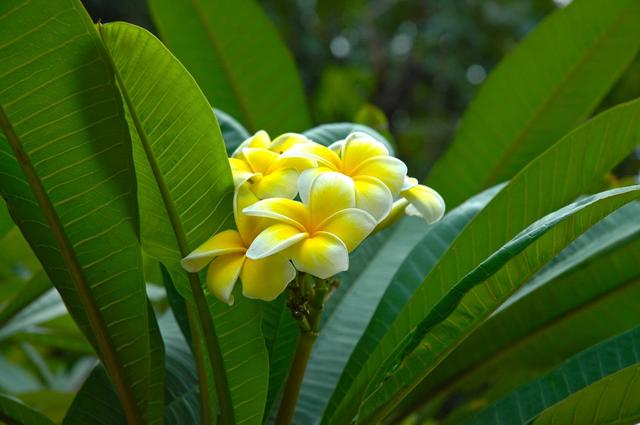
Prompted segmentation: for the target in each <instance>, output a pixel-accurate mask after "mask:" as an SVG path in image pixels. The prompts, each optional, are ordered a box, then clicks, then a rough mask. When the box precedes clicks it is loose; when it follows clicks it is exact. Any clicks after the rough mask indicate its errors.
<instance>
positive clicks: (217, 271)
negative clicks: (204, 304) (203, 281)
mask: <svg viewBox="0 0 640 425" xmlns="http://www.w3.org/2000/svg"><path fill="white" fill-rule="evenodd" d="M244 262H245V256H244V253H241V254H227V255H222V256H220V257H218V258H216V259H215V260H213V261H212V262H211V264H210V265H209V269H208V270H207V287H208V288H209V291H210V292H211V293H212V294H213V295H215V296H216V297H217V298H218V299H219V300H221V301H223V302H225V303H227V304H229V305H232V304H233V287H234V285H235V283H236V281H237V280H238V276H239V275H240V270H242V266H243V264H244Z"/></svg>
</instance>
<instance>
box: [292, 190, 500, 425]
mask: <svg viewBox="0 0 640 425" xmlns="http://www.w3.org/2000/svg"><path fill="white" fill-rule="evenodd" d="M501 188H502V186H496V187H495V188H491V189H488V190H486V191H484V192H482V193H481V194H479V195H477V196H474V197H473V198H471V199H469V200H468V201H467V202H465V203H464V204H462V205H460V206H459V207H458V208H456V209H454V210H453V211H451V212H450V213H448V214H447V215H446V216H445V217H444V218H443V219H442V220H441V221H439V222H438V223H436V224H434V225H432V226H427V225H426V224H425V222H424V221H423V220H422V219H417V218H410V219H405V221H404V222H401V223H399V224H398V225H396V227H398V229H397V230H396V232H395V233H394V234H393V235H392V236H391V237H390V238H389V239H388V240H387V242H386V243H385V244H384V245H383V247H381V248H379V249H377V251H376V255H375V256H374V257H373V258H372V259H371V261H370V262H369V264H368V268H367V269H366V271H365V272H364V273H363V274H362V275H361V276H359V277H358V279H357V281H356V282H355V284H353V286H354V289H353V290H352V291H351V293H350V294H349V297H348V298H347V299H346V300H345V302H344V303H341V304H340V306H339V307H338V312H337V313H336V314H335V315H333V317H331V322H330V323H331V324H330V325H329V326H327V328H326V329H323V330H322V332H321V333H320V336H319V338H318V340H317V342H316V345H315V347H314V351H313V353H312V363H311V364H310V365H309V366H308V368H307V373H306V375H305V378H307V379H306V380H305V382H304V385H303V387H302V394H301V402H300V411H299V418H300V419H301V420H300V423H304V422H305V421H306V422H309V421H310V420H311V419H312V418H314V417H320V416H321V414H322V411H323V410H324V408H325V407H326V405H327V401H329V397H331V400H330V401H329V403H331V404H333V403H336V402H337V401H339V400H340V399H341V398H342V397H344V396H345V394H346V392H347V390H348V389H349V385H350V383H351V382H350V378H351V377H352V376H354V374H355V373H357V372H358V371H359V370H360V368H361V367H362V365H363V364H364V363H365V362H366V360H367V358H368V357H369V353H370V352H371V351H372V350H373V349H374V348H375V346H376V344H377V343H378V342H379V341H380V339H382V337H383V336H384V334H385V332H386V331H387V329H388V328H389V327H390V326H391V324H392V323H393V319H394V318H395V316H396V314H397V313H398V311H400V310H401V309H402V307H403V305H404V304H405V303H406V302H407V300H408V299H409V297H410V296H411V294H412V293H413V292H414V291H415V289H416V287H418V286H419V285H420V284H421V283H422V281H423V280H424V278H425V276H427V275H428V274H429V271H430V270H431V269H432V268H433V266H434V265H435V264H436V263H437V261H438V259H439V258H440V257H441V256H442V254H443V253H444V252H445V251H446V249H447V248H448V246H449V245H450V244H451V242H452V241H453V240H454V239H455V238H456V236H457V235H458V234H459V233H460V231H462V229H463V228H464V226H465V225H466V224H467V223H468V222H469V221H470V220H471V219H472V218H473V217H474V216H475V215H476V214H477V213H478V212H479V211H480V210H481V209H482V208H484V207H485V206H486V204H487V203H488V202H489V201H490V200H491V199H492V198H493V197H494V196H495V194H496V193H497V192H498V191H499V190H500V189H501ZM409 220H411V221H409ZM364 300H366V301H364ZM344 323H349V326H344ZM321 377H322V379H321ZM327 382H331V383H332V384H333V385H326V383H327Z"/></svg>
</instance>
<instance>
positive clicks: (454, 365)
mask: <svg viewBox="0 0 640 425" xmlns="http://www.w3.org/2000/svg"><path fill="white" fill-rule="evenodd" d="M638 214H640V204H639V203H637V202H634V203H631V204H629V205H627V206H625V207H623V208H621V209H619V210H618V211H616V212H614V213H613V214H611V215H609V216H608V217H606V218H605V219H604V220H602V221H601V222H599V223H598V224H596V225H595V226H593V227H592V228H591V229H589V231H588V232H586V233H585V234H584V235H582V236H581V237H580V238H578V239H577V240H576V241H575V242H573V243H572V244H571V245H569V247H568V248H566V249H565V250H564V251H563V252H562V253H560V255H559V256H558V257H556V258H555V259H554V260H553V261H551V262H550V264H549V265H548V266H546V267H545V268H544V269H543V270H541V271H540V272H539V273H538V274H537V275H536V276H535V277H534V278H533V279H532V280H531V281H530V282H528V283H527V284H526V285H525V286H524V287H523V288H521V290H520V291H518V293H516V295H514V296H513V297H512V298H511V299H509V301H508V302H507V303H505V304H503V305H502V306H501V307H500V309H499V310H498V311H496V313H494V315H492V316H491V317H490V318H489V319H488V320H487V321H486V322H484V323H483V324H482V325H481V326H480V327H479V328H478V329H477V330H476V331H474V333H473V334H471V335H470V336H469V337H468V338H467V339H465V340H464V341H463V342H462V344H460V345H459V346H458V347H457V348H456V349H455V350H454V351H453V352H452V353H451V355H449V356H448V357H447V358H446V359H445V360H444V361H443V362H442V364H440V365H439V366H438V367H437V368H436V369H435V370H434V372H433V373H432V374H431V375H430V376H429V379H426V380H425V381H423V382H422V383H421V384H420V385H419V386H418V387H417V388H416V390H415V391H414V392H413V393H412V395H411V396H410V397H409V399H408V400H405V401H404V402H403V404H405V407H404V408H403V410H404V411H405V413H403V415H402V416H404V415H405V414H406V412H408V411H412V410H415V405H416V403H417V404H420V401H421V400H428V401H429V402H428V404H427V405H426V406H425V407H424V408H423V411H428V412H430V413H429V414H430V415H436V414H438V415H439V418H440V419H441V420H442V421H445V420H446V422H445V423H460V422H462V419H463V418H464V417H465V416H468V415H470V414H473V413H474V412H476V411H477V410H478V409H480V408H481V407H482V405H483V404H484V403H486V402H491V401H493V400H496V399H497V398H498V397H501V396H502V395H504V394H505V393H506V392H508V391H510V390H512V389H513V388H515V387H516V386H518V385H520V384H522V383H524V382H526V381H527V380H529V379H532V378H534V377H536V376H539V375H540V374H541V373H543V372H544V371H545V370H549V369H551V368H553V367H554V366H556V365H557V364H558V362H560V361H562V360H564V359H566V358H567V357H568V356H571V355H573V354H575V353H577V352H579V351H581V350H583V349H585V348H587V347H589V346H591V345H593V344H596V343H597V342H599V341H601V340H604V339H606V338H609V337H611V336H613V335H615V334H618V333H621V332H624V331H626V330H628V329H629V328H631V327H633V326H635V325H636V324H637V323H638V322H640V311H638V309H637V306H636V305H635V303H634V302H633V300H635V299H637V297H638V296H640V295H638V294H639V292H640V284H639V283H640V282H638V278H640V270H639V269H638V267H637V264H638V263H639V262H640V238H639V237H638V236H640V235H639V233H640V222H638V220H637V217H638ZM586 283H588V284H586ZM454 400H456V401H457V402H456V403H455V407H449V408H447V409H446V412H447V413H446V416H445V414H443V413H437V412H444V411H445V409H444V406H445V405H448V406H452V404H453V401H454Z"/></svg>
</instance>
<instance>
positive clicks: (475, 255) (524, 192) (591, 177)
mask: <svg viewBox="0 0 640 425" xmlns="http://www.w3.org/2000/svg"><path fill="white" fill-rule="evenodd" d="M639 115H640V102H639V101H635V102H630V103H628V104H625V105H621V106H618V107H616V108H613V109H611V110H609V111H607V112H605V113H602V114H600V115H599V116H597V117H596V118H594V119H592V120H591V121H589V122H588V123H586V124H584V125H583V126H581V127H580V128H578V129H577V130H575V131H573V132H572V133H570V134H569V135H567V136H566V137H564V138H563V139H561V140H560V141H558V142H557V143H556V144H554V146H552V147H551V148H549V149H548V150H547V151H546V152H545V153H544V154H542V155H540V156H539V157H538V158H536V159H535V160H534V161H532V162H531V163H529V164H528V165H527V166H526V167H525V168H524V169H523V170H522V171H521V172H520V173H518V175H517V176H516V177H514V179H513V180H512V181H511V182H510V183H509V184H508V185H507V186H506V187H505V188H504V189H503V190H502V191H500V193H498V194H497V195H496V197H495V198H494V199H493V200H492V201H491V202H490V203H489V204H488V205H487V207H486V208H484V209H483V210H482V211H481V212H480V213H479V214H478V215H477V216H476V217H475V218H474V219H473V220H472V221H471V222H470V223H469V224H468V225H467V226H466V227H465V229H464V231H463V232H462V233H461V234H460V235H459V236H458V238H457V239H456V240H455V241H454V243H453V244H452V245H451V247H450V248H449V250H448V251H447V252H446V253H445V254H444V255H443V256H442V258H441V259H440V261H439V262H438V264H437V265H436V267H435V268H434V269H433V270H432V272H431V273H430V274H429V275H428V276H427V278H426V279H425V281H424V282H423V283H422V285H420V287H419V288H418V289H417V290H416V291H415V293H414V294H413V295H412V297H411V299H410V300H409V302H408V303H407V304H406V305H405V307H404V308H403V310H402V311H401V312H400V314H399V315H398V317H397V319H396V320H395V322H394V324H393V325H392V326H391V327H390V329H389V331H388V332H387V334H386V335H385V337H384V338H383V340H382V341H381V343H380V344H379V345H378V346H377V347H376V349H375V350H374V351H372V353H371V355H370V357H369V360H368V361H367V363H366V364H365V366H364V367H363V368H362V371H361V372H360V374H359V376H358V377H357V378H356V383H355V385H351V382H352V380H351V379H349V380H348V382H346V383H345V388H349V386H350V385H351V389H350V390H349V392H350V393H351V394H350V395H349V396H347V397H345V396H344V394H343V395H342V396H340V397H336V398H335V405H332V404H331V403H330V409H328V411H327V412H326V413H325V418H326V419H325V420H328V419H330V418H331V417H332V416H335V415H338V416H337V417H340V420H341V421H342V422H344V421H347V420H350V419H351V416H352V414H354V413H355V412H354V411H353V409H355V408H356V407H357V405H358V403H356V402H355V401H354V399H356V400H357V399H359V398H360V397H361V393H362V391H364V388H365V387H366V386H367V385H368V383H369V381H370V379H371V378H372V377H373V375H374V373H375V372H376V371H377V370H378V368H379V367H380V365H381V364H383V363H384V361H385V360H386V359H387V358H388V357H389V356H391V355H392V354H393V353H394V351H395V349H396V348H397V347H398V345H399V344H400V343H401V341H402V340H403V339H404V338H405V337H406V336H407V335H408V334H409V333H411V332H412V331H413V330H415V328H416V326H418V324H419V323H420V322H421V321H422V320H423V319H424V318H425V317H427V315H428V314H429V313H430V312H432V311H433V308H434V307H435V306H436V305H437V304H439V303H440V301H441V300H443V299H445V297H447V296H449V295H448V294H451V293H452V292H451V290H452V288H453V287H454V285H455V284H456V283H457V282H458V281H460V280H461V279H462V278H463V277H464V276H465V275H467V274H468V273H469V272H471V271H472V270H473V269H475V268H476V267H477V266H478V265H479V264H480V263H481V262H482V261H483V260H485V259H486V258H488V257H489V256H490V255H492V254H493V253H494V252H495V251H496V250H497V249H499V248H500V247H502V246H503V245H504V244H506V243H507V242H508V241H509V240H510V239H512V238H514V237H515V236H516V235H517V234H518V233H519V232H520V231H522V229H524V228H525V227H527V226H528V225H530V224H532V223H533V222H534V221H535V220H536V219H538V218H540V217H541V216H543V215H545V214H548V213H550V212H551V211H553V210H554V209H557V208H559V207H561V206H563V205H565V204H566V203H567V202H570V201H571V200H572V199H575V198H576V197H577V196H578V195H579V194H581V193H583V192H585V191H586V190H587V189H588V188H589V187H590V185H591V184H593V182H594V181H596V180H598V179H599V178H600V177H601V176H602V175H603V174H604V173H605V172H606V171H607V170H609V169H611V168H612V167H613V166H614V165H616V164H617V163H618V162H620V161H621V160H622V159H623V158H624V157H625V156H626V155H627V154H628V153H629V152H631V151H632V150H633V149H634V147H635V145H636V144H637V143H638V140H639V138H640V122H639V120H638V119H637V117H638V116H639ZM557 181H562V182H563V184H562V185H557V184H556V182H557ZM453 293H455V292H453ZM352 397H353V398H352ZM338 404H340V405H341V406H342V408H341V409H336V405H338ZM343 409H344V410H343ZM343 415H344V417H343Z"/></svg>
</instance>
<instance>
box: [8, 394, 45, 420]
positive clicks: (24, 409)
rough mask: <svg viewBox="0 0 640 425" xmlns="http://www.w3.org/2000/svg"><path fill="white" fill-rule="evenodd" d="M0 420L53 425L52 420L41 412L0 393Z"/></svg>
mask: <svg viewBox="0 0 640 425" xmlns="http://www.w3.org/2000/svg"><path fill="white" fill-rule="evenodd" d="M0 420H1V421H3V422H6V423H8V424H15V425H53V422H52V421H51V420H50V419H49V418H47V417H46V416H44V415H43V414H41V413H38V412H36V411H35V410H33V409H31V408H30V407H28V406H25V405H24V404H22V403H21V402H19V401H18V400H15V399H13V398H11V397H7V396H4V395H2V394H0Z"/></svg>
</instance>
